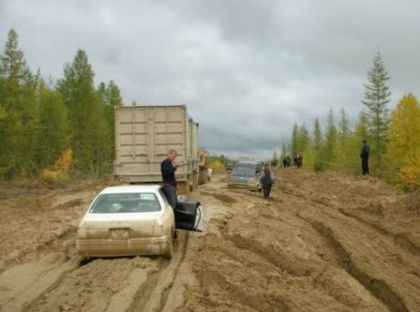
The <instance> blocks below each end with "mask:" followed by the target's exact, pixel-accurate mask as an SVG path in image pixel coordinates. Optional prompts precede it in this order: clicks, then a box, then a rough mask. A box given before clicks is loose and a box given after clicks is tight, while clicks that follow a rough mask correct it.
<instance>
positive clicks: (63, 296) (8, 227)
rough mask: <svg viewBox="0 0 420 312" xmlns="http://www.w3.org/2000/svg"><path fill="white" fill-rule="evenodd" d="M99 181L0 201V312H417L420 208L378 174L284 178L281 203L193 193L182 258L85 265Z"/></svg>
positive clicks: (211, 191) (277, 193)
mask: <svg viewBox="0 0 420 312" xmlns="http://www.w3.org/2000/svg"><path fill="white" fill-rule="evenodd" d="M103 186H104V185H103V183H98V182H96V183H88V182H85V183H82V184H80V185H77V186H73V187H70V188H68V189H64V190H59V191H47V190H32V191H26V192H25V193H22V194H19V193H17V195H16V194H15V192H11V191H10V190H7V189H2V190H1V193H2V194H5V195H4V196H2V198H1V199H0V210H1V213H2V218H1V220H0V311H1V312H5V311H19V310H23V311H238V312H239V311H392V312H393V311H420V245H419V242H420V212H419V210H418V208H417V206H416V198H417V197H415V196H417V195H404V194H402V193H400V192H398V191H396V190H395V189H393V188H392V187H390V186H388V185H386V184H384V183H383V182H381V181H379V180H377V179H373V178H369V177H366V178H361V177H360V178H359V177H351V176H343V175H338V174H332V173H331V174H314V173H310V172H307V171H300V170H295V169H293V168H292V169H290V170H282V171H281V172H279V176H278V183H277V184H276V186H275V187H274V190H273V197H274V199H273V200H272V201H271V202H270V203H268V204H267V203H265V202H264V201H263V200H262V199H261V198H260V196H258V194H255V193H252V192H247V191H243V190H234V189H228V188H227V187H226V183H225V182H224V177H223V176H216V177H215V179H214V180H213V181H212V182H211V183H210V184H207V185H204V186H202V187H200V188H199V190H198V191H196V192H195V193H193V194H191V197H192V198H194V199H197V200H200V201H201V202H202V204H203V206H204V208H205V223H206V224H205V231H204V233H186V232H180V235H179V238H178V240H177V242H176V252H175V256H174V258H173V259H172V260H171V261H168V260H165V259H163V258H161V257H134V258H117V259H95V260H91V261H81V259H79V258H78V256H77V255H76V254H75V250H74V239H75V237H76V229H77V224H78V221H79V219H80V217H81V216H82V214H83V212H84V210H85V209H86V206H87V204H88V203H89V201H90V200H91V199H92V198H93V196H94V195H95V194H96V192H97V191H98V190H99V189H101V188H102V187H103Z"/></svg>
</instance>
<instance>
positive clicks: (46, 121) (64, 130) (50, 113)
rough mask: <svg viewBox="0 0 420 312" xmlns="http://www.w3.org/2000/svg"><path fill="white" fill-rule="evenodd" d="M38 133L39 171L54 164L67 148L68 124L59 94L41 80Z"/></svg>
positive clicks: (38, 96) (38, 93) (38, 94)
mask: <svg viewBox="0 0 420 312" xmlns="http://www.w3.org/2000/svg"><path fill="white" fill-rule="evenodd" d="M37 105H38V110H39V133H38V140H37V149H38V152H37V163H38V164H39V168H40V169H44V168H47V167H49V166H51V165H53V164H54V162H55V161H57V159H58V158H59V157H60V156H61V155H62V153H63V152H64V151H65V150H66V149H67V148H68V147H69V144H70V141H69V139H70V138H69V124H68V118H67V111H66V107H65V105H64V103H63V99H62V98H61V94H60V93H58V92H57V91H55V90H52V89H50V88H49V87H48V86H47V84H46V83H45V81H44V80H43V79H40V80H39V83H38V88H37Z"/></svg>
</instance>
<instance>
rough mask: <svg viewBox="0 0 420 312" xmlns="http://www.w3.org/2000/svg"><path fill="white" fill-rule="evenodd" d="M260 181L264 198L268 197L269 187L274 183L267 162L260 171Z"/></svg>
mask: <svg viewBox="0 0 420 312" xmlns="http://www.w3.org/2000/svg"><path fill="white" fill-rule="evenodd" d="M260 183H261V188H262V192H263V197H264V199H266V200H268V199H270V192H271V187H272V186H273V184H274V175H273V173H272V172H271V170H270V167H269V165H268V164H265V165H264V167H263V170H262V171H261V176H260Z"/></svg>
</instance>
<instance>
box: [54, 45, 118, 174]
mask: <svg viewBox="0 0 420 312" xmlns="http://www.w3.org/2000/svg"><path fill="white" fill-rule="evenodd" d="M58 90H59V91H60V93H61V94H62V96H63V99H64V104H65V105H66V107H67V112H68V116H69V119H70V126H71V129H72V133H71V145H72V149H73V155H74V165H75V167H76V168H77V169H80V170H82V171H90V172H94V173H97V174H101V173H103V172H104V171H105V170H106V169H107V168H109V167H110V162H111V146H110V144H111V143H110V141H111V138H110V136H109V127H108V124H107V121H106V117H105V112H104V106H103V105H101V99H100V98H99V96H98V93H97V92H96V90H95V87H94V72H93V70H92V67H91V65H90V64H89V61H88V57H87V54H86V52H85V51H83V50H79V51H77V53H76V56H75V57H74V60H73V62H72V63H71V64H67V65H66V66H65V68H64V78H63V79H62V80H60V81H59V84H58Z"/></svg>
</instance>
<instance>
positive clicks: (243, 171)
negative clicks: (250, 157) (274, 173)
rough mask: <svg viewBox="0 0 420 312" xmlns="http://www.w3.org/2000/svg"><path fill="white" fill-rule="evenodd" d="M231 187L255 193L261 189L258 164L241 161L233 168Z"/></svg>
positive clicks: (230, 177)
mask: <svg viewBox="0 0 420 312" xmlns="http://www.w3.org/2000/svg"><path fill="white" fill-rule="evenodd" d="M228 186H229V187H238V188H245V189H250V190H254V191H258V190H260V189H261V187H260V182H259V177H258V163H257V162H255V161H240V162H238V163H237V164H236V165H235V166H233V169H232V172H231V173H230V176H229V180H228Z"/></svg>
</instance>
